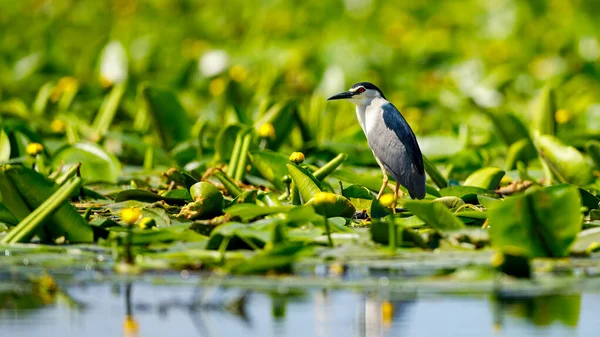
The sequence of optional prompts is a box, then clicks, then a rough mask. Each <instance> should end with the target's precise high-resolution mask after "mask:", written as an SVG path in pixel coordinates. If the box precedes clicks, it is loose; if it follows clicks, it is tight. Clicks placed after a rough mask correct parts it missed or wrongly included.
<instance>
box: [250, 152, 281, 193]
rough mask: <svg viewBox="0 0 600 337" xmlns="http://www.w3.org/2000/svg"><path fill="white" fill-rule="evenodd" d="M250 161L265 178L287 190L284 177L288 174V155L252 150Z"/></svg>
mask: <svg viewBox="0 0 600 337" xmlns="http://www.w3.org/2000/svg"><path fill="white" fill-rule="evenodd" d="M250 161H252V165H253V166H254V168H256V169H257V170H258V172H260V174H261V175H262V177H263V178H265V179H267V180H268V181H269V182H271V183H272V184H273V185H275V187H277V188H278V189H279V190H285V188H286V185H285V183H284V182H283V180H282V177H283V176H285V175H287V174H288V169H287V166H286V165H287V164H288V163H289V160H288V157H287V156H285V155H283V154H281V153H279V152H271V151H250Z"/></svg>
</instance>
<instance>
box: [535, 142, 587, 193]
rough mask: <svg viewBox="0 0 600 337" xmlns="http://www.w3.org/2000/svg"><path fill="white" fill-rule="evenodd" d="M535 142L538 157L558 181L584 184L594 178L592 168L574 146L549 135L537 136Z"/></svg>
mask: <svg viewBox="0 0 600 337" xmlns="http://www.w3.org/2000/svg"><path fill="white" fill-rule="evenodd" d="M535 142H536V145H537V147H538V149H539V153H540V157H541V158H542V159H543V160H544V161H545V162H546V163H547V164H548V166H549V168H550V170H551V171H552V174H553V175H554V176H555V177H556V179H557V180H558V181H559V182H562V183H570V184H573V185H578V186H584V185H587V184H589V183H590V182H592V180H593V179H594V176H593V174H592V169H591V168H590V167H589V165H588V164H587V162H586V161H585V158H584V157H583V155H582V154H581V152H579V151H577V149H575V148H574V147H572V146H567V145H564V144H563V143H562V142H560V141H559V140H558V139H556V138H555V137H553V136H550V135H541V136H537V137H536V139H535Z"/></svg>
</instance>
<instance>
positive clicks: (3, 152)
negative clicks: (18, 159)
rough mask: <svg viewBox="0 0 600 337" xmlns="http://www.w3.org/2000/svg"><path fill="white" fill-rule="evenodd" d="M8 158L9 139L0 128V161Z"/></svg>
mask: <svg viewBox="0 0 600 337" xmlns="http://www.w3.org/2000/svg"><path fill="white" fill-rule="evenodd" d="M9 159H10V139H9V138H8V135H7V134H6V132H5V131H4V130H0V162H5V161H8V160H9Z"/></svg>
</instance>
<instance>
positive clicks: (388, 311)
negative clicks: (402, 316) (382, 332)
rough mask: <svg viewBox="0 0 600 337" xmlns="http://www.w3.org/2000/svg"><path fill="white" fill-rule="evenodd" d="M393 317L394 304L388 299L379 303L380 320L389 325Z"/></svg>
mask: <svg viewBox="0 0 600 337" xmlns="http://www.w3.org/2000/svg"><path fill="white" fill-rule="evenodd" d="M393 319H394V305H393V304H392V302H390V301H383V302H382V303H381V320H382V321H383V323H384V324H385V325H390V324H391V323H392V320H393Z"/></svg>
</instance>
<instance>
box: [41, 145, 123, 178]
mask: <svg viewBox="0 0 600 337" xmlns="http://www.w3.org/2000/svg"><path fill="white" fill-rule="evenodd" d="M80 162H81V163H82V165H81V171H80V172H81V177H82V178H83V179H85V180H86V181H87V182H108V183H113V184H114V183H116V182H117V181H118V179H119V174H121V163H120V162H119V160H118V159H117V157H115V156H114V155H113V154H112V153H109V152H107V151H105V150H104V149H103V148H102V147H100V146H98V145H97V144H94V143H89V142H82V143H76V144H73V145H72V146H66V147H63V148H61V149H60V150H58V152H56V154H55V155H54V157H53V158H52V167H54V168H55V169H56V168H59V167H61V166H62V167H63V168H64V169H68V167H69V166H71V165H77V164H78V163H80Z"/></svg>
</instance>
